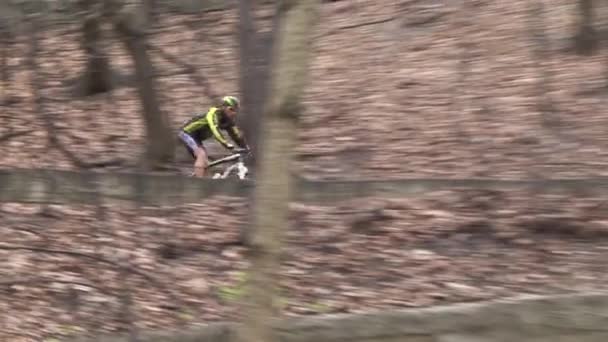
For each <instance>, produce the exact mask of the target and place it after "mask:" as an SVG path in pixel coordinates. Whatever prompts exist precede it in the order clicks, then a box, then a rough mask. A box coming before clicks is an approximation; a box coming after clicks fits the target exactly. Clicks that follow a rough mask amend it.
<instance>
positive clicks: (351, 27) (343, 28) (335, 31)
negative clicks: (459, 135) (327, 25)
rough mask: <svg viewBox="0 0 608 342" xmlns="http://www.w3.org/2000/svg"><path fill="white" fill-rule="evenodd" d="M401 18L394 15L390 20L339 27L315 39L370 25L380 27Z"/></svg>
mask: <svg viewBox="0 0 608 342" xmlns="http://www.w3.org/2000/svg"><path fill="white" fill-rule="evenodd" d="M397 18H399V16H398V15H394V16H392V17H388V18H384V19H377V20H372V21H366V22H362V23H357V24H351V25H344V26H340V27H337V28H335V29H333V30H329V31H327V32H324V33H322V34H320V35H318V36H317V37H315V39H318V38H321V37H327V36H331V35H333V34H336V33H339V32H342V31H345V30H350V29H354V28H358V27H364V26H370V25H378V24H384V23H388V22H391V21H393V20H395V19H397Z"/></svg>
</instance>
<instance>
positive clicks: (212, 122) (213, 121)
mask: <svg viewBox="0 0 608 342" xmlns="http://www.w3.org/2000/svg"><path fill="white" fill-rule="evenodd" d="M217 121H218V120H217V114H216V112H215V111H210V112H209V113H207V124H208V125H209V129H211V133H212V134H213V137H214V138H215V140H217V141H218V142H219V143H220V144H222V146H224V147H225V148H227V149H230V144H228V141H226V138H225V137H224V135H222V133H221V132H220V128H219V127H218V123H217Z"/></svg>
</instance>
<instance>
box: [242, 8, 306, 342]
mask: <svg viewBox="0 0 608 342" xmlns="http://www.w3.org/2000/svg"><path fill="white" fill-rule="evenodd" d="M280 6H281V8H280V12H282V13H280V15H281V16H282V20H283V19H284V21H283V22H282V24H281V30H280V33H279V38H278V42H277V43H278V47H277V52H276V53H277V55H276V62H277V64H276V69H275V72H274V75H273V80H272V95H273V96H272V100H271V101H269V110H268V111H267V114H268V115H267V117H266V118H265V120H264V121H263V122H262V127H263V128H262V132H263V133H264V134H263V135H262V136H261V138H262V139H261V140H260V141H261V147H262V149H263V153H262V154H261V158H260V159H259V164H258V172H257V173H256V187H255V190H254V203H253V205H254V208H253V220H254V226H255V235H254V236H253V240H252V242H251V246H250V251H251V254H250V255H251V257H252V260H251V268H250V273H249V277H248V282H247V285H246V289H247V291H246V293H247V298H246V306H245V308H244V313H245V317H244V322H243V324H242V325H241V326H240V327H239V331H238V337H239V340H240V341H248V342H249V341H251V342H271V341H273V340H275V336H274V332H273V328H272V323H273V319H274V317H275V313H276V306H275V305H274V304H275V303H276V300H275V296H276V287H277V285H278V282H277V275H278V273H279V269H280V260H279V256H280V251H281V244H282V239H283V234H284V230H285V229H286V227H287V224H288V220H287V215H288V208H289V201H290V198H291V197H292V196H291V191H292V177H291V172H290V165H291V160H292V158H293V147H294V145H295V143H296V134H295V133H296V125H297V120H298V116H299V115H300V112H301V109H302V107H301V105H300V97H301V95H302V93H303V91H304V87H305V82H306V80H307V79H306V78H307V74H308V63H309V59H310V51H311V46H310V45H311V44H310V42H311V41H310V39H311V37H312V35H311V33H312V32H311V31H312V27H313V26H314V25H315V23H316V21H317V19H318V13H317V11H318V0H293V1H283V2H282V3H281V5H280Z"/></svg>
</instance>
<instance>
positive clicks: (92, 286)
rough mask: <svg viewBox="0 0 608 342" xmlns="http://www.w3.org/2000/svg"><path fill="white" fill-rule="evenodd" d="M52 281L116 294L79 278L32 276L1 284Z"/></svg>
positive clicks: (1, 283) (47, 282)
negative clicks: (64, 278)
mask: <svg viewBox="0 0 608 342" xmlns="http://www.w3.org/2000/svg"><path fill="white" fill-rule="evenodd" d="M51 283H57V284H65V285H76V286H83V287H90V288H92V289H94V290H96V291H97V292H99V293H103V294H106V295H111V296H115V294H113V293H112V292H111V291H109V290H108V289H104V288H101V287H99V286H96V285H94V284H91V283H86V282H81V281H77V280H61V279H53V278H50V277H30V278H17V279H8V280H2V281H0V286H7V287H8V286H13V285H30V286H31V285H35V284H42V285H47V286H48V285H49V284H51Z"/></svg>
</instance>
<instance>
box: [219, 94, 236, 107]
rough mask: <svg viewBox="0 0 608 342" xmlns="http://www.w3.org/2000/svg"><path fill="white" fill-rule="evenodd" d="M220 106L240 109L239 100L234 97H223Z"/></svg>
mask: <svg viewBox="0 0 608 342" xmlns="http://www.w3.org/2000/svg"><path fill="white" fill-rule="evenodd" d="M222 105H224V106H229V107H234V108H239V107H240V104H239V99H237V98H236V97H235V96H224V97H222Z"/></svg>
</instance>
